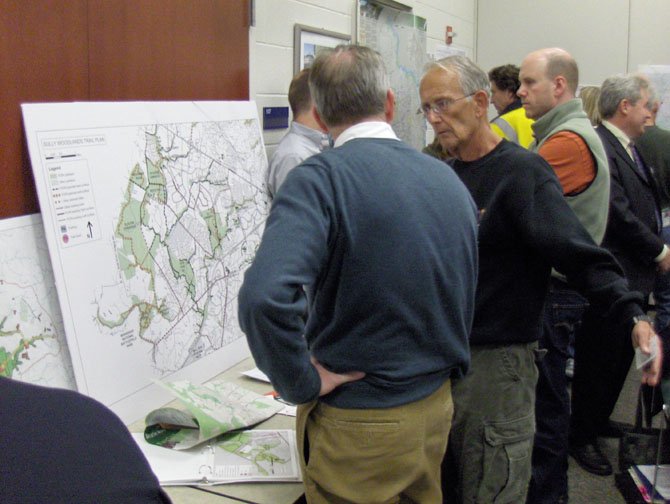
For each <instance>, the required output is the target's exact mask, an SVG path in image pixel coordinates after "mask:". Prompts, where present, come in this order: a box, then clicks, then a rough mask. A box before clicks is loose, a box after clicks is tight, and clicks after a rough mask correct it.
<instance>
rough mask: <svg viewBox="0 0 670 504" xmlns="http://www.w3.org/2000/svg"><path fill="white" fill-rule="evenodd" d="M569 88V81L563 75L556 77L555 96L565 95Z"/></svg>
mask: <svg viewBox="0 0 670 504" xmlns="http://www.w3.org/2000/svg"><path fill="white" fill-rule="evenodd" d="M567 89H568V81H567V79H566V78H565V77H563V76H562V75H558V76H556V77H554V96H555V97H556V98H559V97H560V96H563V94H565V92H566V91H567Z"/></svg>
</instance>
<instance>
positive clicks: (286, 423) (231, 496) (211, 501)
mask: <svg viewBox="0 0 670 504" xmlns="http://www.w3.org/2000/svg"><path fill="white" fill-rule="evenodd" d="M254 367H255V364H254V361H253V359H252V358H251V357H249V358H247V359H245V360H243V361H242V362H240V363H238V364H237V365H235V366H233V367H231V368H230V369H228V370H227V371H224V372H223V373H221V374H220V375H218V376H215V377H213V378H212V379H213V380H214V379H216V380H226V381H229V382H232V383H236V384H238V385H241V386H243V387H244V388H246V389H248V390H251V391H252V392H256V393H258V394H265V393H267V392H270V391H271V390H272V386H271V385H270V384H269V383H265V382H261V381H258V380H254V379H252V378H249V377H247V376H244V375H243V374H242V372H243V371H248V370H250V369H253V368H254ZM179 404H180V403H179V401H178V400H176V399H175V400H174V401H173V402H171V403H169V406H173V407H179ZM166 406H167V405H166ZM128 428H129V429H130V431H131V432H142V431H143V429H144V420H140V421H137V422H134V423H132V424H130V425H129V426H128ZM255 428H258V429H294V428H295V418H294V417H289V416H285V415H274V416H273V417H271V418H269V419H268V420H266V421H264V422H262V423H260V424H258V425H257V426H255ZM163 488H164V489H165V491H166V492H167V494H168V495H169V496H170V498H171V499H172V501H173V502H174V504H224V503H228V502H231V503H232V502H237V503H239V502H246V503H251V504H293V503H294V502H296V501H297V500H298V499H299V498H300V497H301V496H302V494H303V485H302V483H231V484H226V485H214V486H207V487H185V486H179V487H176V486H168V487H163Z"/></svg>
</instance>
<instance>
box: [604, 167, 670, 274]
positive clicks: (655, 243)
mask: <svg viewBox="0 0 670 504" xmlns="http://www.w3.org/2000/svg"><path fill="white" fill-rule="evenodd" d="M622 169H625V167H620V166H619V162H618V161H616V159H614V158H611V159H610V182H611V185H610V187H611V189H610V213H609V224H608V227H607V232H608V237H609V238H608V239H611V240H616V242H617V244H618V245H619V246H620V247H621V248H622V249H625V250H626V251H627V252H628V253H629V254H630V255H631V256H633V257H638V258H639V260H640V261H641V262H642V263H646V264H653V263H654V261H655V259H656V258H657V257H658V256H659V255H660V254H661V252H662V251H663V249H664V243H663V240H662V239H661V238H660V237H659V236H657V235H656V234H655V233H654V232H653V231H652V230H650V229H649V227H648V226H647V225H646V224H645V223H644V222H642V221H641V220H640V219H638V217H637V216H636V215H635V213H634V212H633V211H632V210H631V206H630V201H629V199H628V195H627V193H626V191H625V189H624V184H623V179H622V173H621V170H622ZM669 260H670V258H669Z"/></svg>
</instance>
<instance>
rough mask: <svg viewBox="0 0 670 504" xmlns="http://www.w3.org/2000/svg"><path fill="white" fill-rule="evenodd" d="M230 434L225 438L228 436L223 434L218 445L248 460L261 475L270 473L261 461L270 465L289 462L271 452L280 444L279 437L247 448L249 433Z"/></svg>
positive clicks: (250, 438)
mask: <svg viewBox="0 0 670 504" xmlns="http://www.w3.org/2000/svg"><path fill="white" fill-rule="evenodd" d="M230 436H231V437H230V438H228V439H226V438H227V437H228V436H227V435H224V439H223V440H222V441H221V442H220V443H219V447H221V448H222V449H224V450H226V451H227V452H229V453H234V454H235V455H237V456H238V457H242V458H243V459H245V460H248V461H249V462H251V463H252V464H253V465H255V466H256V468H257V469H258V471H259V472H260V473H261V474H262V475H263V476H267V475H269V474H270V473H269V472H268V471H267V469H265V467H263V465H262V463H263V462H265V463H266V464H265V465H267V464H268V463H269V464H270V467H272V466H273V465H274V464H286V463H288V462H289V460H286V459H283V458H281V457H279V456H277V455H275V454H274V453H273V450H274V449H276V448H277V447H279V446H280V445H281V440H279V439H275V440H273V441H268V442H266V443H260V444H258V445H256V446H254V447H253V448H252V449H249V448H248V446H249V444H250V442H251V440H252V437H251V436H250V435H249V434H246V433H243V432H242V433H239V434H232V435H230Z"/></svg>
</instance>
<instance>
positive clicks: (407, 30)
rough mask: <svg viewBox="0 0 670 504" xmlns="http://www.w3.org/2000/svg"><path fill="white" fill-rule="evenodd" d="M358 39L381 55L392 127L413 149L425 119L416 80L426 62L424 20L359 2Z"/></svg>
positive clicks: (421, 142)
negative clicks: (390, 91)
mask: <svg viewBox="0 0 670 504" xmlns="http://www.w3.org/2000/svg"><path fill="white" fill-rule="evenodd" d="M359 20H360V21H359V35H358V41H359V43H360V44H361V45H366V46H369V47H372V48H373V49H375V50H376V51H378V52H379V53H380V54H381V55H382V57H383V58H384V63H385V64H386V69H387V71H388V72H389V78H390V80H391V88H392V89H393V91H394V93H395V96H396V102H395V107H396V109H395V118H394V119H393V124H392V125H393V129H394V130H395V132H396V134H397V135H398V136H399V137H400V139H401V140H404V141H405V142H406V143H408V144H410V145H412V146H413V147H415V148H417V149H423V148H424V147H425V145H426V120H425V119H424V117H423V115H422V114H417V110H419V106H420V105H421V100H420V98H419V82H420V81H421V75H422V74H423V69H424V67H425V65H426V63H427V62H428V55H427V53H426V20H425V19H424V18H421V17H418V16H415V15H413V14H410V13H408V12H402V11H399V10H397V9H393V8H391V7H383V6H380V5H376V4H373V3H368V2H361V6H360V16H359Z"/></svg>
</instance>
